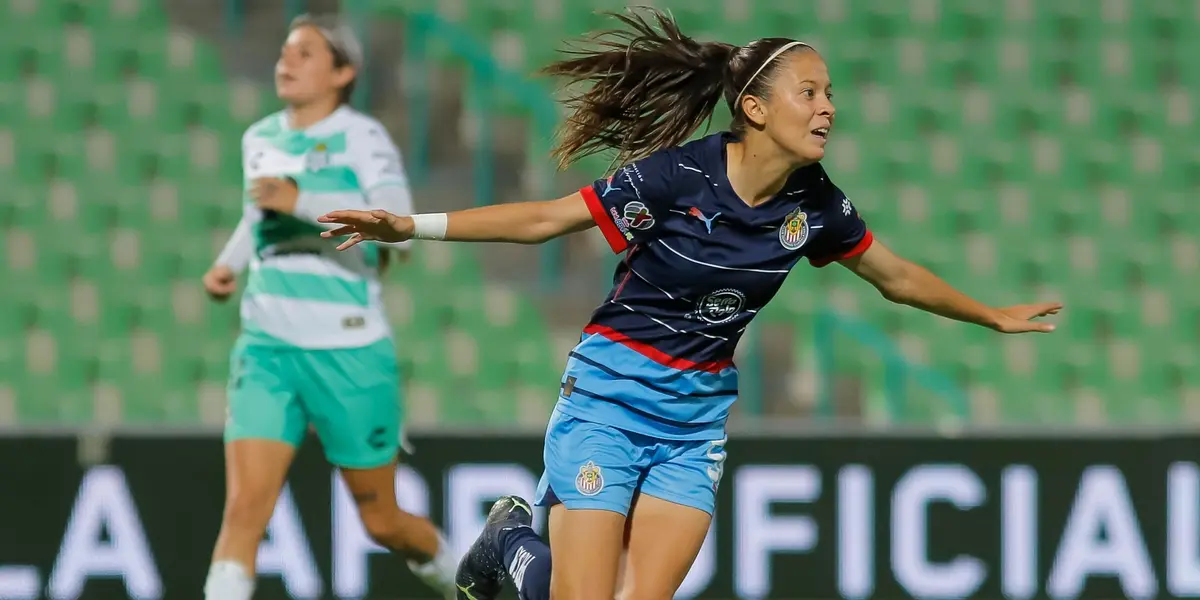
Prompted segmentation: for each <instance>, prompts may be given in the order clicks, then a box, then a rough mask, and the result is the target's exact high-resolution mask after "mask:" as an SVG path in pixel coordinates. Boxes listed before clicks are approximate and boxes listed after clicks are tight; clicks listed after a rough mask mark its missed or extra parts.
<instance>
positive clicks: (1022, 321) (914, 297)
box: [842, 240, 1062, 333]
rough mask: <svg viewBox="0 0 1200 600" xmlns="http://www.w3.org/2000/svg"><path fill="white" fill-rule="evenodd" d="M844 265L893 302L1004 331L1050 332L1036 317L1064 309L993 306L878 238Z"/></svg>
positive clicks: (1043, 305) (1053, 305)
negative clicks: (909, 259) (911, 260)
mask: <svg viewBox="0 0 1200 600" xmlns="http://www.w3.org/2000/svg"><path fill="white" fill-rule="evenodd" d="M842 265H843V266H845V267H846V268H847V269H849V270H850V271H852V272H853V273H854V274H855V275H858V276H859V277H861V278H863V279H864V280H866V281H867V282H869V283H870V284H871V285H873V286H875V289H877V290H879V293H880V294H882V295H883V297H884V298H887V299H888V300H890V301H892V302H895V303H897V304H905V305H908V306H912V307H914V308H919V309H921V310H924V311H926V312H931V313H933V314H936V315H939V316H942V317H946V318H948V319H955V320H957V321H965V322H967V323H974V324H976V325H982V326H984V327H987V328H989V329H994V330H996V331H999V332H1001V333H1028V332H1042V333H1049V332H1051V331H1054V325H1052V324H1050V323H1042V322H1038V321H1033V319H1036V318H1038V317H1044V316H1047V315H1053V314H1055V313H1057V312H1058V311H1059V310H1061V309H1062V304H1061V303H1058V302H1041V303H1037V304H1021V305H1017V306H1009V307H1006V308H993V307H991V306H988V305H986V304H983V303H982V302H979V301H978V300H975V299H973V298H971V297H970V296H967V295H966V294H964V293H962V292H960V291H958V290H956V289H954V288H953V287H952V286H951V285H950V284H948V283H946V282H945V281H944V280H942V279H941V278H940V277H938V276H937V275H934V274H933V273H931V272H929V270H928V269H926V268H924V267H922V266H920V265H918V264H915V263H913V262H910V261H908V260H905V259H903V258H901V257H899V256H897V255H896V254H895V253H894V252H892V251H891V250H889V249H888V248H887V246H884V245H883V244H882V243H880V242H879V241H878V240H876V241H875V243H874V244H872V245H871V247H870V248H868V249H867V251H866V252H864V253H862V254H860V255H858V256H855V257H853V258H850V259H847V260H844V261H842Z"/></svg>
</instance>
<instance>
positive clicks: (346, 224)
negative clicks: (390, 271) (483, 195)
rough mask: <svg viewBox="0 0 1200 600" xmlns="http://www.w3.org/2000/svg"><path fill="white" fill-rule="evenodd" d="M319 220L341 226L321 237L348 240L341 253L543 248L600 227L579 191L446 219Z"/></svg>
mask: <svg viewBox="0 0 1200 600" xmlns="http://www.w3.org/2000/svg"><path fill="white" fill-rule="evenodd" d="M317 220H318V221H320V222H322V223H335V224H338V225H341V227H336V228H334V229H331V230H329V231H325V232H322V233H321V235H322V236H323V237H327V238H330V237H340V236H350V237H349V239H347V240H346V241H344V242H342V244H341V245H339V246H338V250H345V249H347V248H350V247H352V246H354V245H355V244H357V243H359V242H363V241H380V242H386V243H395V242H403V241H407V240H409V239H413V238H417V239H437V240H444V241H448V242H508V243H513V244H541V243H543V242H546V241H549V240H552V239H554V238H556V237H559V236H563V235H567V234H569V233H575V232H578V231H584V230H587V229H590V228H592V227H594V226H595V225H596V222H595V221H594V220H593V219H592V214H591V212H590V211H589V210H588V207H587V203H586V202H585V201H584V199H583V195H582V194H580V193H578V192H576V193H574V194H571V195H570V196H565V197H563V198H559V199H557V200H547V201H538V202H514V203H510V204H494V205H491V206H483V207H479V208H471V209H467V210H460V211H456V212H452V213H448V214H442V215H415V216H401V215H394V214H392V213H389V212H387V211H383V210H371V211H362V210H339V211H334V212H331V213H329V214H326V215H323V216H321V217H320V218H318V219H317ZM423 220H424V221H423ZM439 220H440V222H439Z"/></svg>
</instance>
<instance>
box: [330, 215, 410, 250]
mask: <svg viewBox="0 0 1200 600" xmlns="http://www.w3.org/2000/svg"><path fill="white" fill-rule="evenodd" d="M317 221H318V222H321V223H338V224H340V225H341V227H335V228H333V229H330V230H329V231H322V232H321V237H325V238H331V237H340V236H343V235H348V236H350V238H349V239H347V240H346V241H344V242H342V243H341V244H339V245H338V247H337V249H338V250H345V249H347V248H350V247H351V246H354V245H355V244H357V243H359V242H366V241H378V242H386V243H389V244H390V243H395V242H404V241H408V240H410V239H412V236H413V220H412V218H411V217H400V216H396V215H393V214H392V213H390V212H388V211H386V210H335V211H333V212H331V213H329V214H326V215H321V216H320V217H317Z"/></svg>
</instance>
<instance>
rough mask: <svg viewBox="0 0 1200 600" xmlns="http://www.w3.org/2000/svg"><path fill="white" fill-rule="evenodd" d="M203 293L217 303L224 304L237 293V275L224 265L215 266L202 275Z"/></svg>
mask: <svg viewBox="0 0 1200 600" xmlns="http://www.w3.org/2000/svg"><path fill="white" fill-rule="evenodd" d="M204 291H206V292H208V295H209V297H211V298H212V299H213V300H216V301H217V302H224V301H226V300H228V299H229V297H230V296H232V295H233V293H234V292H236V291H237V274H236V273H234V272H233V269H230V268H229V267H227V266H225V265H217V266H215V267H213V268H211V269H209V270H208V272H207V273H205V274H204Z"/></svg>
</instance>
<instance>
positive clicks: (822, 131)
mask: <svg viewBox="0 0 1200 600" xmlns="http://www.w3.org/2000/svg"><path fill="white" fill-rule="evenodd" d="M812 134H813V135H815V136H817V137H819V138H821V139H823V140H827V139H829V128H828V127H818V128H816V129H814V130H812Z"/></svg>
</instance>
